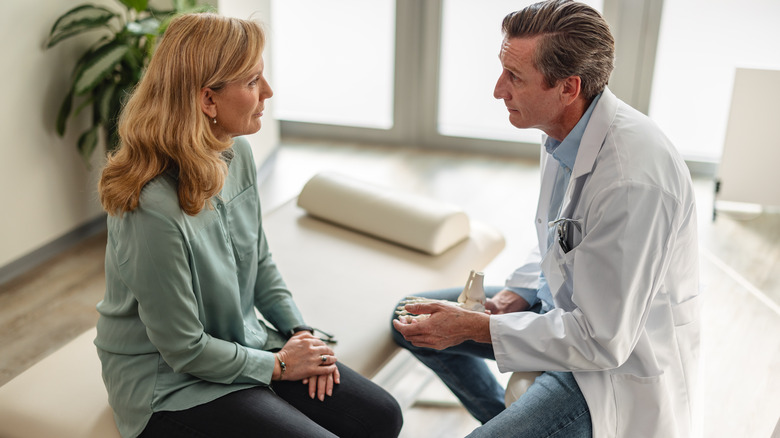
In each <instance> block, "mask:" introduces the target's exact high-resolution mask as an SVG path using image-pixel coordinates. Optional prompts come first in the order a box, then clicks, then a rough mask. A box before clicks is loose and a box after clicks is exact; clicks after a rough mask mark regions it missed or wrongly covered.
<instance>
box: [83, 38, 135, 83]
mask: <svg viewBox="0 0 780 438" xmlns="http://www.w3.org/2000/svg"><path fill="white" fill-rule="evenodd" d="M129 49H130V48H129V47H128V46H126V45H125V44H106V45H105V46H103V47H100V48H99V49H97V50H96V51H95V52H94V53H93V54H92V56H90V57H89V58H88V59H86V60H85V63H84V64H83V65H82V66H81V68H80V69H79V71H78V73H77V76H76V78H75V79H74V81H73V92H74V93H76V95H82V94H85V93H87V92H89V91H90V90H92V89H93V88H95V86H96V85H97V84H98V83H100V82H101V81H102V80H103V79H105V77H106V76H108V75H109V74H111V72H112V71H113V70H114V67H116V65H117V64H118V63H119V62H120V61H121V60H122V58H123V57H124V56H125V54H126V53H127V51H128V50H129Z"/></svg>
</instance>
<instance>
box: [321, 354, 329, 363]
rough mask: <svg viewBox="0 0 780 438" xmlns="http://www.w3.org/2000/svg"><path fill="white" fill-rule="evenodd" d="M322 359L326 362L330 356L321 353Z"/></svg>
mask: <svg viewBox="0 0 780 438" xmlns="http://www.w3.org/2000/svg"><path fill="white" fill-rule="evenodd" d="M320 360H321V361H322V363H325V362H327V361H328V356H325V355H324V354H323V355H320Z"/></svg>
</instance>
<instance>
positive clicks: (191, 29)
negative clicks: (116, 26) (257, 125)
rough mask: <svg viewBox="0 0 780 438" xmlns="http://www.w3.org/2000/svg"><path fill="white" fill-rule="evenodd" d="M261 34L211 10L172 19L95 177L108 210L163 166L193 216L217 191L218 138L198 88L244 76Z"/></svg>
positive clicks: (127, 205)
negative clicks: (116, 141) (114, 147)
mask: <svg viewBox="0 0 780 438" xmlns="http://www.w3.org/2000/svg"><path fill="white" fill-rule="evenodd" d="M264 45H265V34H264V33H263V30H262V28H261V27H260V25H259V24H258V23H256V22H254V21H248V20H240V19H237V18H228V17H222V16H219V15H216V14H211V13H207V14H186V15H181V16H179V17H177V18H175V19H173V20H172V21H171V23H170V25H169V26H168V29H167V30H166V31H165V34H164V35H163V37H162V39H161V41H160V45H159V47H157V49H156V51H155V53H154V55H153V56H152V59H151V61H150V62H149V66H148V67H147V69H146V71H145V73H144V76H143V78H142V79H141V81H140V82H139V83H138V85H137V87H136V89H135V91H134V92H133V94H132V96H131V97H130V99H129V100H128V102H127V104H126V106H125V107H124V109H123V111H122V114H121V116H120V119H119V136H120V138H121V145H120V147H119V149H118V150H117V151H116V152H115V153H114V154H112V155H110V156H109V157H108V162H107V164H106V167H105V169H104V170H103V173H102V175H101V178H100V182H99V183H98V191H99V193H100V201H101V203H102V205H103V208H104V209H105V210H106V212H108V214H110V215H116V214H119V215H121V214H122V213H125V212H130V211H133V210H135V209H136V208H138V202H139V198H140V196H141V190H142V189H143V187H144V186H145V185H146V184H147V183H148V182H149V181H151V180H152V179H154V178H155V177H157V176H158V175H160V174H162V173H163V172H166V171H167V170H169V169H171V170H173V171H174V172H176V174H177V175H178V189H177V190H178V198H179V205H180V206H181V208H182V210H184V212H186V213H187V214H189V215H195V214H197V213H198V212H200V211H201V210H203V208H205V207H207V206H208V207H209V208H210V207H211V204H210V203H209V202H208V201H209V199H211V198H212V197H213V196H215V195H216V194H218V193H219V191H220V190H221V189H222V186H223V184H224V181H225V175H226V174H227V165H226V164H225V162H224V160H222V159H221V158H220V155H221V154H222V152H223V151H226V150H228V149H229V148H230V146H231V145H232V140H231V139H228V140H220V139H218V138H217V137H216V136H214V134H213V133H212V131H211V128H210V127H209V122H210V120H209V117H208V116H207V115H206V114H204V113H203V112H202V111H201V106H200V92H201V90H202V89H203V88H204V87H207V88H211V89H212V90H214V91H219V90H220V89H222V88H223V87H224V86H225V85H227V84H228V83H230V82H233V81H235V80H238V79H239V78H241V77H243V76H246V75H247V74H249V73H250V72H251V71H252V69H253V68H254V66H255V65H256V64H257V62H258V61H259V60H260V57H261V56H262V51H263V47H264Z"/></svg>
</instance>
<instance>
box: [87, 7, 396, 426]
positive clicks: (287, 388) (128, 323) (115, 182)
mask: <svg viewBox="0 0 780 438" xmlns="http://www.w3.org/2000/svg"><path fill="white" fill-rule="evenodd" d="M263 44H264V34H263V31H262V29H261V28H260V26H259V25H258V24H257V23H254V22H251V21H244V20H239V19H233V18H225V17H220V16H218V15H214V14H190V15H183V16H181V17H178V18H176V19H174V20H173V21H172V22H171V23H170V26H169V27H168V30H167V31H166V32H165V35H164V37H163V38H162V40H161V42H160V45H159V47H158V48H157V50H156V52H155V54H154V56H153V57H152V60H151V61H150V63H149V67H148V69H147V71H146V73H145V74H144V77H143V79H142V80H141V82H140V83H139V84H138V87H137V89H136V91H135V92H134V93H133V95H132V97H131V98H130V100H129V101H128V102H127V105H126V107H125V109H124V111H123V113H122V116H121V120H120V127H119V132H120V136H121V138H122V145H121V147H120V148H119V150H118V151H117V152H116V153H115V154H114V155H113V156H111V157H109V160H108V164H107V165H106V168H105V170H104V171H103V175H102V177H101V180H100V184H99V191H100V198H101V202H102V204H103V207H104V208H105V210H106V211H107V212H108V214H109V217H108V244H107V248H106V294H105V298H104V299H103V300H102V301H101V302H100V303H99V304H98V307H97V308H98V311H99V313H100V319H99V321H98V335H97V338H96V340H95V344H96V345H97V348H98V354H99V356H100V359H101V361H102V364H103V380H104V382H105V384H106V388H107V389H108V394H109V401H110V403H111V406H112V408H113V409H114V414H115V415H114V417H115V419H116V422H117V425H118V427H119V431H120V432H121V434H122V436H124V437H135V436H143V437H156V436H160V437H162V436H164V437H176V436H182V437H184V436H187V437H192V436H204V437H205V436H213V437H230V436H242V437H244V436H254V435H257V436H272V437H276V436H285V437H296V436H300V437H321V436H322V437H325V436H329V437H330V436H334V435H336V436H356V437H363V436H376V437H380V436H381V437H384V436H388V437H391V436H397V435H398V432H399V430H400V427H401V422H402V420H401V414H400V409H399V407H398V404H397V403H396V402H395V400H394V399H393V398H392V397H391V396H390V395H389V394H388V393H387V392H385V391H384V390H382V389H381V388H379V387H378V386H376V385H374V384H372V383H371V382H370V381H368V380H367V379H365V378H363V377H361V376H360V375H358V374H357V373H355V372H354V371H352V370H350V369H349V368H347V367H345V366H344V365H342V364H340V363H338V362H337V359H336V357H335V355H334V354H333V351H332V350H331V349H330V347H328V345H327V344H325V343H324V342H323V341H321V340H320V339H319V338H317V337H314V336H313V334H312V333H311V329H310V328H308V327H307V326H305V322H304V319H303V317H302V316H301V314H300V312H299V311H298V308H297V306H296V305H295V303H294V301H293V299H292V296H291V294H290V292H289V291H288V290H287V288H286V286H285V284H284V282H283V280H282V278H281V276H280V274H279V272H278V270H277V268H276V265H275V264H274V262H273V260H272V259H271V256H270V253H269V251H268V245H267V242H266V239H265V236H264V234H263V230H262V225H261V217H260V206H259V201H258V191H257V182H256V172H255V165H254V160H253V158H252V155H251V150H250V148H249V145H248V144H247V142H246V140H245V139H243V138H241V137H240V136H242V135H246V134H252V133H254V132H257V131H258V130H259V129H260V117H261V116H262V114H263V106H264V102H265V100H266V99H268V98H270V97H271V96H272V94H273V93H272V91H271V88H270V87H269V85H268V83H267V82H266V81H265V79H264V77H263V60H262V50H263ZM255 309H257V310H258V311H260V312H261V313H262V315H263V317H264V319H265V320H266V321H268V323H269V324H270V325H271V326H273V329H272V328H271V327H269V326H267V325H266V324H265V323H263V322H261V321H258V319H257V317H256V316H255V315H256V314H255Z"/></svg>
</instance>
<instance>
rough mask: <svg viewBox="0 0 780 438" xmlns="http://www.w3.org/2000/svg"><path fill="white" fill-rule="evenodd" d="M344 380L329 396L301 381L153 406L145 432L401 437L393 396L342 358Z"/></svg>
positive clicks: (171, 437) (168, 436)
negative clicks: (173, 407)
mask: <svg viewBox="0 0 780 438" xmlns="http://www.w3.org/2000/svg"><path fill="white" fill-rule="evenodd" d="M338 367H339V372H340V374H341V383H340V384H338V385H335V386H334V388H333V395H332V396H326V397H325V401H323V402H321V401H319V400H318V399H316V398H315V399H314V400H312V399H311V398H309V389H308V388H309V386H308V385H304V384H302V383H301V382H300V381H297V382H288V381H278V382H273V384H272V385H271V387H270V388H269V387H255V388H251V389H245V390H241V391H236V392H233V393H230V394H228V395H225V396H223V397H220V398H218V399H216V400H213V401H211V402H209V403H205V404H203V405H200V406H195V407H193V408H190V409H187V410H184V411H161V412H155V413H154V414H153V415H152V418H151V419H150V420H149V423H148V424H147V425H146V429H144V432H143V433H142V434H141V437H142V438H150V437H165V438H177V437H182V438H184V437H187V438H197V437H215V438H216V437H219V438H228V437H301V438H312V437H334V436H338V437H377V438H380V437H397V436H398V434H399V432H400V431H401V425H402V423H403V419H402V417H401V409H400V407H399V406H398V403H397V402H396V401H395V399H394V398H393V397H392V396H391V395H390V394H389V393H387V392H386V391H385V390H384V389H382V388H380V387H379V386H377V385H376V384H374V383H373V382H371V381H370V380H368V379H366V378H365V377H363V376H361V375H360V374H358V373H356V372H355V371H352V370H351V369H349V368H348V367H346V366H344V365H342V364H338Z"/></svg>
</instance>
